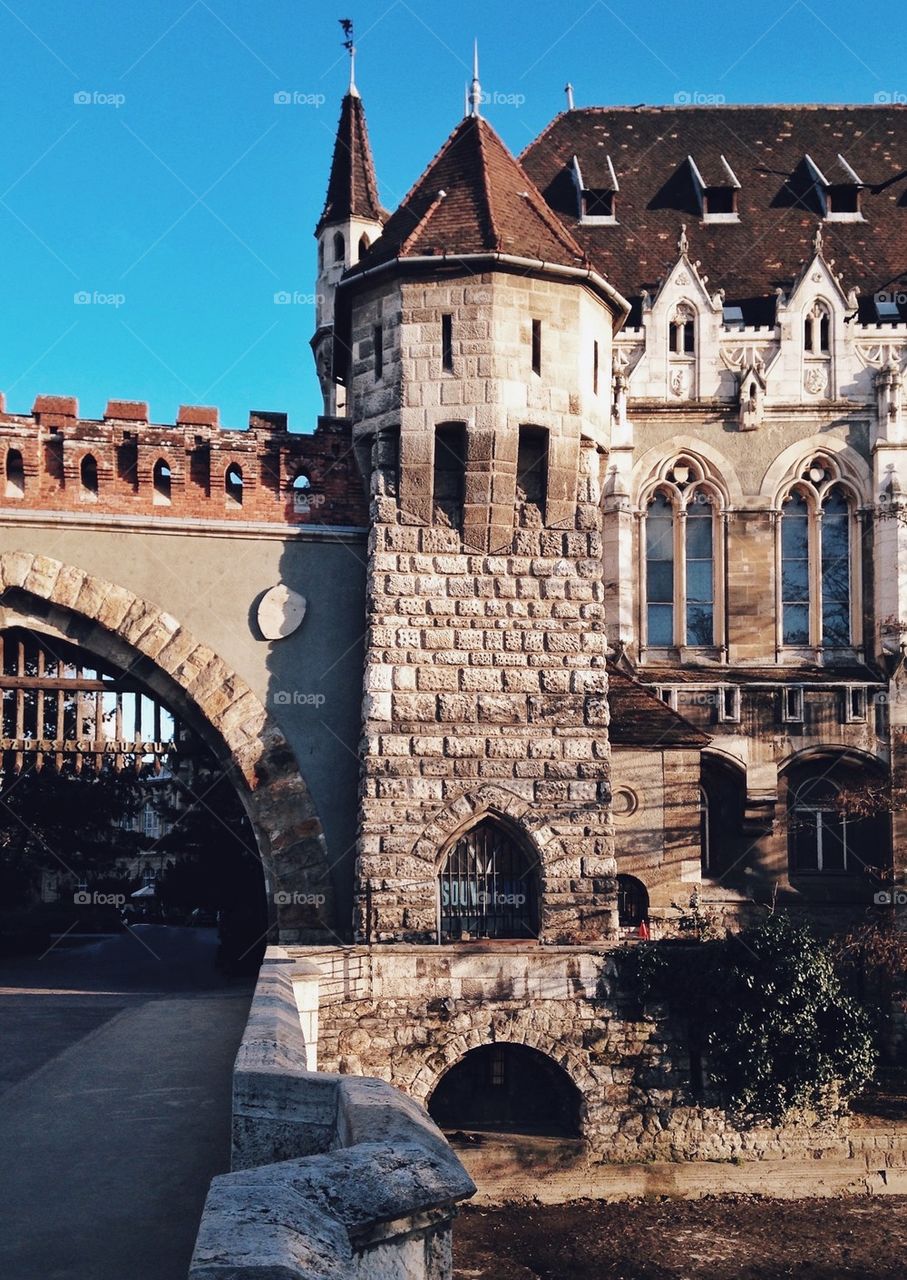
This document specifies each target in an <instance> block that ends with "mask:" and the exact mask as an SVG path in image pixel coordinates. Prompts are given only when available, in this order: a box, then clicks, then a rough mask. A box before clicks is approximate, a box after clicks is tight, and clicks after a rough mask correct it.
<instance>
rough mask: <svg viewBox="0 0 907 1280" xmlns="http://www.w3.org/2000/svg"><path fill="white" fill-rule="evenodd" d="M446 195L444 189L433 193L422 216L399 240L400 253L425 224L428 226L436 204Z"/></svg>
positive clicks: (404, 250)
mask: <svg viewBox="0 0 907 1280" xmlns="http://www.w3.org/2000/svg"><path fill="white" fill-rule="evenodd" d="M446 196H447V192H446V191H439V192H438V193H437V194H436V195H435V197H434V199H433V200H432V202H431V203H430V204H429V206H428V208H427V209H426V210H425V212H424V213H423V214H422V217H421V218H419V220H418V221H417V222H416V223H415V224H414V225H413V229H412V231H410V232H409V233H408V234H407V235H406V236H404V237H403V239H402V240H401V242H400V253H401V254H403V253H405V252H406V250H407V249H408V248H409V246H410V244H411V242H412V241H413V240H415V239H416V237H417V236H418V235H419V233H420V232H421V231H423V230H424V228H425V227H427V226H428V224H429V222H430V221H431V218H432V214H433V213H434V212H435V211H436V209H437V208H438V205H439V204H440V203H441V201H442V200H444V199H445V197H446Z"/></svg>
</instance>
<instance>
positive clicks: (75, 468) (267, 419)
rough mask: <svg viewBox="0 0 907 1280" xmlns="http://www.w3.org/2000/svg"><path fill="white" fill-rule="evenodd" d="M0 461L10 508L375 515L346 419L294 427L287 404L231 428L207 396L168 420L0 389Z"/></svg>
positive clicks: (120, 406)
mask: <svg viewBox="0 0 907 1280" xmlns="http://www.w3.org/2000/svg"><path fill="white" fill-rule="evenodd" d="M0 466H2V473H0V505H2V506H4V507H5V508H6V509H7V511H9V510H10V509H12V508H15V507H21V508H23V509H26V510H30V511H36V510H38V511H79V512H81V513H83V514H84V513H86V512H91V511H95V512H97V513H99V514H104V515H136V514H147V515H154V516H169V517H176V518H184V519H185V518H188V519H197V520H227V521H244V520H254V521H269V522H272V523H275V524H293V525H307V524H309V525H353V526H364V525H365V524H366V523H367V515H368V508H367V503H366V499H365V495H364V492H363V485H362V481H361V478H360V476H359V471H358V468H357V466H356V459H355V455H354V453H353V450H352V435H351V425H350V423H349V422H348V421H346V420H345V419H342V418H319V419H318V425H317V427H316V430H315V432H314V433H313V434H312V435H302V434H298V433H291V432H289V431H288V430H287V417H286V414H283V413H266V412H259V411H254V410H253V411H252V412H251V413H250V415H249V428H248V430H247V431H232V430H227V429H225V428H223V427H221V425H220V415H219V413H218V410H217V409H216V408H212V407H210V406H207V405H181V406H180V409H179V413H178V414H177V417H176V422H175V424H172V425H171V424H162V423H152V422H150V421H149V418H148V405H147V404H146V403H145V402H143V401H133V400H110V401H109V402H108V404H107V407H106V409H105V411H104V417H103V419H101V420H99V421H95V420H91V419H84V418H80V417H79V404H78V401H77V400H76V399H75V397H74V396H38V397H37V399H36V400H35V403H34V407H33V409H32V412H31V414H28V415H26V414H13V413H7V412H6V403H5V399H4V397H3V396H2V395H0ZM300 477H305V479H306V480H307V481H308V484H305V483H300Z"/></svg>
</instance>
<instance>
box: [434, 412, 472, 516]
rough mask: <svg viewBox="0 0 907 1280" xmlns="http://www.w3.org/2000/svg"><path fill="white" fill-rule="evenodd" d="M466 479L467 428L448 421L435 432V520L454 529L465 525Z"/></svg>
mask: <svg viewBox="0 0 907 1280" xmlns="http://www.w3.org/2000/svg"><path fill="white" fill-rule="evenodd" d="M465 480H466V428H465V427H464V426H463V424H462V423H461V422H451V423H446V424H445V425H444V426H440V427H438V428H437V429H436V431H435V465H434V490H433V493H434V519H435V521H436V522H437V523H438V524H444V525H447V526H448V528H451V529H461V528H462V527H463V500H464V496H465V495H464V490H465Z"/></svg>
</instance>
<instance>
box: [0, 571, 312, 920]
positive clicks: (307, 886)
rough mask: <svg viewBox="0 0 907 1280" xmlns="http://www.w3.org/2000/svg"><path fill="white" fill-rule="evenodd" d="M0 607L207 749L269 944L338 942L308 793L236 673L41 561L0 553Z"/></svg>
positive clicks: (88, 583) (131, 604)
mask: <svg viewBox="0 0 907 1280" xmlns="http://www.w3.org/2000/svg"><path fill="white" fill-rule="evenodd" d="M0 606H2V609H3V614H2V620H0V621H2V625H3V626H7V627H9V626H25V627H31V628H32V629H34V630H37V631H39V632H42V633H44V634H47V635H51V636H53V635H57V636H60V637H62V638H64V639H67V640H68V641H70V642H71V643H73V644H76V645H81V646H84V647H85V648H86V649H88V650H90V651H91V652H92V653H94V654H95V655H97V656H98V657H100V658H103V659H106V660H107V661H109V662H111V663H113V664H114V665H116V666H118V667H120V668H121V669H123V670H126V671H129V672H130V673H131V674H132V675H133V676H134V677H135V678H136V679H137V680H140V681H141V682H142V683H143V684H144V685H145V686H146V687H147V688H148V689H149V690H150V691H151V692H152V693H153V694H155V695H157V696H159V697H160V698H161V699H162V700H163V701H165V702H167V704H168V705H169V706H171V707H172V708H173V710H174V711H175V712H177V713H178V714H179V715H180V716H181V717H182V718H183V719H184V720H185V722H186V723H187V724H188V725H189V726H190V727H191V728H193V729H194V730H195V731H196V732H197V733H198V734H199V736H200V737H201V738H202V740H203V741H204V742H205V743H206V745H207V746H208V747H209V748H210V749H211V751H212V752H213V753H214V755H215V756H216V758H217V759H218V761H219V762H220V764H221V765H222V766H223V768H224V770H225V772H226V773H227V775H228V776H229V777H230V779H231V780H232V782H233V785H234V786H235V788H236V790H237V793H238V795H239V797H240V799H241V800H242V803H243V806H244V808H245V810H246V813H247V815H248V818H249V821H250V823H251V825H252V830H253V832H254V834H255V839H256V842H257V844H258V849H259V853H260V855H261V860H262V864H263V866H264V871H265V881H266V887H267V893H268V903H269V913H270V918H271V920H272V923H273V924H274V925H275V926H276V928H277V931H278V934H279V936H280V937H281V938H283V939H285V940H287V941H300V942H310V943H318V942H324V941H328V940H330V939H332V938H334V937H335V936H336V935H335V934H334V932H333V924H334V903H333V891H332V886H331V881H330V876H329V873H328V858H327V849H326V845H325V841H324V835H323V833H322V829H321V823H320V821H319V819H318V816H317V814H316V812H315V806H314V803H313V801H312V797H311V795H310V793H309V789H308V787H307V786H306V783H305V780H304V779H303V778H302V776H301V775H300V773H299V769H298V767H297V764H296V760H295V757H294V755H293V752H292V750H291V748H290V746H289V744H288V743H287V741H286V739H285V738H284V736H283V734H282V733H281V731H280V729H279V728H278V726H277V725H276V724H275V722H274V721H273V719H272V718H271V717H270V715H269V714H268V712H267V711H266V709H265V707H264V706H263V705H262V702H261V700H260V699H259V698H258V697H257V696H256V694H255V693H254V692H253V691H252V689H250V688H249V686H248V685H247V684H246V683H245V681H244V680H243V679H242V678H241V677H240V676H239V675H237V673H236V672H235V671H231V670H230V668H229V667H228V666H227V665H226V663H225V662H223V660H222V659H221V658H219V657H218V656H217V654H216V653H215V652H214V651H213V650H212V649H210V648H209V647H208V646H207V645H205V644H202V643H200V642H199V641H198V640H196V638H195V637H194V636H193V635H192V634H191V633H189V632H188V631H187V630H186V629H185V628H184V627H182V626H181V625H180V624H179V622H178V621H177V619H176V618H174V617H172V616H171V615H170V614H168V613H165V612H164V611H163V610H161V609H159V608H157V607H156V606H155V605H153V604H150V603H148V602H147V601H145V600H142V599H140V598H139V597H138V596H136V595H134V594H133V593H132V592H131V591H128V590H126V589H125V588H124V587H121V586H118V585H117V584H115V583H113V582H109V581H106V580H104V579H102V578H97V577H94V576H92V575H91V574H88V573H86V572H84V571H83V570H82V569H79V568H76V567H75V566H72V565H65V564H63V563H62V562H61V561H59V560H53V559H51V558H49V557H47V556H40V555H39V556H36V555H32V554H30V553H28V552H24V551H13V552H7V553H5V554H3V555H0Z"/></svg>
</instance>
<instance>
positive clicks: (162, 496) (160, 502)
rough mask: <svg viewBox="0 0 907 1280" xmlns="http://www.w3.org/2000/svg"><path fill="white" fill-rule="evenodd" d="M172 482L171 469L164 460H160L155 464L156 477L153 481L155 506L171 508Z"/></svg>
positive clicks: (154, 476)
mask: <svg viewBox="0 0 907 1280" xmlns="http://www.w3.org/2000/svg"><path fill="white" fill-rule="evenodd" d="M171 481H172V476H171V474H170V467H169V466H168V465H167V463H166V462H165V461H164V459H163V458H158V460H157V462H156V463H155V464H154V475H153V481H152V483H153V486H154V498H153V501H154V504H155V506H159V507H169V506H170V494H171Z"/></svg>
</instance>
